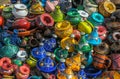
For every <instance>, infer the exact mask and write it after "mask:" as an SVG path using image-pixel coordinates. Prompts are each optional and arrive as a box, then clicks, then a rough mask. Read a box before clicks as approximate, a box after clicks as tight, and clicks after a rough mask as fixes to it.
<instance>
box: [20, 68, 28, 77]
mask: <svg viewBox="0 0 120 79" xmlns="http://www.w3.org/2000/svg"><path fill="white" fill-rule="evenodd" d="M20 72H21V73H22V74H26V75H27V74H29V73H30V69H29V68H28V67H27V66H20Z"/></svg>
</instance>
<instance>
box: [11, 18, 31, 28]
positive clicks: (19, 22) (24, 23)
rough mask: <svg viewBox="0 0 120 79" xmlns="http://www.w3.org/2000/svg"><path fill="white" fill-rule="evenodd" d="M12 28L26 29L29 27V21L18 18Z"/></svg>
mask: <svg viewBox="0 0 120 79" xmlns="http://www.w3.org/2000/svg"><path fill="white" fill-rule="evenodd" d="M12 26H13V28H14V29H26V30H28V29H29V28H30V22H28V21H27V20H26V19H24V18H23V19H18V20H16V21H15V22H14V23H13V25H12Z"/></svg>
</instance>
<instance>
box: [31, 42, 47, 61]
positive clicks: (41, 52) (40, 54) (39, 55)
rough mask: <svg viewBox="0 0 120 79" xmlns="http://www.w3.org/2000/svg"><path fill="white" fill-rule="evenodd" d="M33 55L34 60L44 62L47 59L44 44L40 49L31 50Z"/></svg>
mask: <svg viewBox="0 0 120 79" xmlns="http://www.w3.org/2000/svg"><path fill="white" fill-rule="evenodd" d="M31 54H32V56H33V57H34V58H36V59H38V60H42V59H43V58H45V57H46V50H45V49H44V46H43V44H41V45H40V46H39V47H35V48H33V49H32V50H31Z"/></svg>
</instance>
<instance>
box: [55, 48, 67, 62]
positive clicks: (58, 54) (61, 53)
mask: <svg viewBox="0 0 120 79" xmlns="http://www.w3.org/2000/svg"><path fill="white" fill-rule="evenodd" d="M68 50H69V47H66V48H65V49H62V48H61V47H60V48H56V49H55V51H54V54H55V58H56V60H57V61H60V60H61V59H66V58H67V57H68Z"/></svg>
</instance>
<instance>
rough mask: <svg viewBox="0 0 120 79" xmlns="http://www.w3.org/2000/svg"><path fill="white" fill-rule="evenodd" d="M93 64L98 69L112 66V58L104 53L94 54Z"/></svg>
mask: <svg viewBox="0 0 120 79" xmlns="http://www.w3.org/2000/svg"><path fill="white" fill-rule="evenodd" d="M93 66H94V67H95V68H98V69H106V68H109V67H110V66H111V59H110V58H108V57H107V56H106V55H103V54H93Z"/></svg>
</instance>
